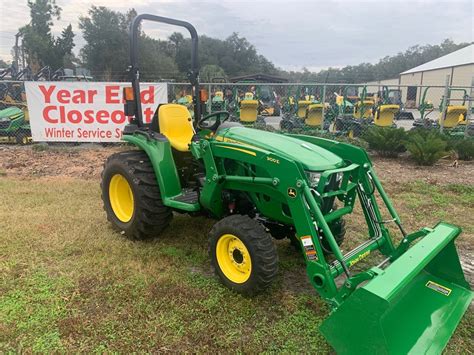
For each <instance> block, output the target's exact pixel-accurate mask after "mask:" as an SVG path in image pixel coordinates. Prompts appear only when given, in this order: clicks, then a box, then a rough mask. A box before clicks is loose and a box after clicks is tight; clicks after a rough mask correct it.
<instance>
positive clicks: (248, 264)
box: [216, 234, 252, 284]
mask: <svg viewBox="0 0 474 355" xmlns="http://www.w3.org/2000/svg"><path fill="white" fill-rule="evenodd" d="M216 258H217V263H218V264H219V267H220V269H221V271H222V272H223V274H224V275H225V277H227V278H228V279H229V280H230V281H232V282H234V283H237V284H241V283H244V282H245V281H247V280H248V279H249V277H250V273H251V272H252V260H251V258H250V253H249V251H248V250H247V247H246V246H245V244H244V243H243V242H242V241H241V240H240V239H239V238H237V237H236V236H235V235H233V234H224V235H222V236H221V237H220V238H219V240H218V241H217V246H216Z"/></svg>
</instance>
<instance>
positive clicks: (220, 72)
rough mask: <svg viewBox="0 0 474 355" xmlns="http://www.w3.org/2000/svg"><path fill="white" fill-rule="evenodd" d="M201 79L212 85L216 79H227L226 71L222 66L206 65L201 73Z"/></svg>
mask: <svg viewBox="0 0 474 355" xmlns="http://www.w3.org/2000/svg"><path fill="white" fill-rule="evenodd" d="M199 77H200V79H201V81H202V82H204V83H210V82H212V79H214V78H225V77H226V75H225V71H224V69H222V68H221V67H220V66H218V65H215V64H206V65H204V66H203V67H202V68H201V70H200V72H199Z"/></svg>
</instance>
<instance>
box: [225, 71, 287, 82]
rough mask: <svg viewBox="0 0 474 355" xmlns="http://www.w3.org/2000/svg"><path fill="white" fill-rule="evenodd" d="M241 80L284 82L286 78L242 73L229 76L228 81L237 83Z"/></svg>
mask: <svg viewBox="0 0 474 355" xmlns="http://www.w3.org/2000/svg"><path fill="white" fill-rule="evenodd" d="M241 81H244V82H245V81H255V82H264V83H286V82H288V79H285V78H280V77H278V76H275V75H268V74H261V73H260V74H252V75H242V76H236V77H233V78H230V82H232V83H238V82H241Z"/></svg>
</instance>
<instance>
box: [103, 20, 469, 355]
mask: <svg viewBox="0 0 474 355" xmlns="http://www.w3.org/2000/svg"><path fill="white" fill-rule="evenodd" d="M143 20H148V21H155V22H161V23H167V24H170V25H175V26H181V27H184V28H186V29H187V30H188V31H189V32H190V34H191V48H192V53H191V65H192V68H191V71H190V79H191V84H192V87H193V102H194V105H193V107H194V119H192V118H191V115H190V113H189V112H188V110H187V109H186V107H184V106H182V105H177V104H162V105H160V106H158V108H157V110H156V113H155V116H154V118H153V120H152V122H151V124H149V125H146V124H144V123H143V119H142V116H143V113H142V109H141V102H140V82H139V78H140V70H139V67H138V63H137V48H138V46H137V40H138V33H139V27H140V23H141V22H142V21H143ZM130 38H131V43H130V48H131V67H130V72H131V76H132V77H131V87H128V88H125V89H124V99H125V114H126V115H127V116H131V117H133V119H132V121H131V123H130V124H129V125H127V126H126V127H125V129H124V131H123V140H124V141H126V142H128V143H130V144H132V145H134V146H135V147H136V148H137V149H134V150H130V151H126V152H119V153H116V154H113V155H112V156H110V157H109V158H108V159H107V161H106V162H105V166H104V170H103V173H102V182H101V187H102V199H103V202H104V208H105V211H106V214H107V218H108V219H109V221H110V222H111V223H112V225H113V226H114V227H115V228H116V229H117V230H118V231H120V232H122V233H123V234H125V235H126V236H128V237H130V238H132V239H139V240H141V239H147V238H154V237H158V236H159V235H160V233H161V232H162V231H163V230H164V229H165V228H167V227H168V226H169V224H170V221H171V219H172V218H173V214H174V213H188V214H189V215H190V216H195V215H199V214H204V215H206V216H210V217H212V218H214V219H215V220H216V223H215V225H214V226H213V227H212V229H211V230H210V232H209V246H210V255H209V258H210V262H211V265H212V266H213V268H214V269H215V272H216V274H217V276H218V277H219V278H220V280H221V281H222V283H223V284H224V285H226V286H227V287H229V288H230V289H232V290H235V291H236V292H238V293H242V294H246V295H253V294H256V293H258V292H262V291H264V290H265V289H266V288H267V287H268V286H269V285H270V284H271V283H272V281H273V280H274V279H275V277H276V276H277V274H278V256H277V252H276V249H275V245H274V243H273V238H272V237H275V238H281V237H289V238H292V239H294V240H295V241H296V243H297V245H298V246H299V249H300V250H301V257H302V258H303V259H304V260H305V262H306V270H307V274H308V278H309V281H310V282H311V284H312V285H313V286H314V288H315V290H316V291H317V292H318V293H319V295H320V296H321V297H322V298H324V299H325V300H326V301H328V302H329V304H330V305H331V306H332V313H331V315H330V316H329V318H328V319H327V320H325V321H324V322H323V324H322V326H321V331H322V333H323V334H324V335H325V337H326V338H327V340H328V341H329V343H330V344H331V345H332V346H333V347H334V348H335V349H336V351H337V352H338V353H360V354H364V353H365V354H370V353H383V354H388V353H391V354H392V353H408V352H413V353H424V352H430V353H437V352H440V351H441V349H443V348H444V346H445V345H446V343H447V342H448V340H449V338H450V336H451V334H452V333H453V331H454V329H455V328H456V326H457V324H458V322H459V321H460V319H461V318H462V316H463V314H464V312H465V311H466V309H467V307H468V305H469V303H470V301H471V299H472V292H471V290H470V289H469V285H468V283H467V282H466V280H465V278H464V275H463V271H462V269H461V266H460V263H459V258H458V254H457V252H456V248H455V246H454V240H455V239H456V237H457V236H458V235H459V234H460V233H461V229H460V228H459V227H457V226H454V225H451V224H448V223H445V222H440V223H438V224H436V225H435V226H433V227H431V228H428V227H426V228H422V229H420V230H418V231H415V232H406V231H405V229H404V228H403V226H402V222H401V220H400V218H399V216H398V214H397V213H396V211H395V209H394V207H393V206H392V204H391V202H390V200H389V198H388V196H387V195H386V193H385V191H384V189H383V187H382V185H381V183H380V181H379V179H378V178H377V175H376V173H375V171H374V168H373V166H372V163H371V162H370V159H369V158H368V156H367V154H366V152H365V151H364V150H362V149H360V148H358V147H355V146H351V145H349V144H343V143H340V142H336V141H331V140H327V139H322V138H317V137H310V136H305V135H282V134H276V133H270V132H266V131H259V130H256V129H253V128H249V127H244V126H242V125H241V124H239V123H238V122H228V121H227V119H228V117H229V114H228V113H227V112H223V111H221V112H215V113H212V114H210V115H208V116H205V117H202V116H201V111H200V105H199V104H198V103H199V101H200V100H201V98H202V97H206V95H200V88H199V82H198V62H197V53H198V35H197V33H196V30H195V28H194V27H193V26H192V25H191V24H190V23H187V22H184V21H179V20H174V19H170V18H165V17H159V16H154V15H148V14H143V15H139V16H137V17H136V18H135V19H134V20H133V22H132V24H131V36H130ZM379 201H381V202H380V204H381V205H379ZM357 203H359V204H360V206H361V208H362V211H363V215H364V217H365V221H366V223H367V230H368V233H367V238H366V240H365V241H364V242H363V243H362V244H360V245H359V246H357V247H356V248H354V249H353V250H350V251H348V252H346V253H345V254H344V253H343V252H342V251H341V248H340V244H341V243H342V241H343V236H344V229H345V228H344V223H343V222H342V218H343V217H344V216H348V215H350V214H351V213H352V212H353V210H354V206H355V205H356V204H357ZM336 205H338V208H336ZM382 208H383V209H386V211H387V212H386V213H388V214H389V215H390V217H389V218H383V217H382V210H381V209H382ZM349 218H351V217H349ZM390 223H392V224H394V225H395V226H396V227H398V231H399V234H400V239H401V241H400V242H399V243H395V240H394V239H393V238H392V236H391V232H390V231H389V228H388V226H387V225H388V224H390ZM346 234H347V235H346V239H347V238H348V237H350V234H351V231H348V232H347V233H346ZM372 254H379V255H382V256H383V260H382V259H381V260H382V261H380V262H378V263H377V264H376V265H373V266H368V267H358V268H357V269H355V268H354V266H355V265H356V264H357V263H358V262H359V261H361V260H362V259H365V258H367V259H369V257H371V256H372ZM371 259H372V258H371ZM364 264H366V263H364ZM339 281H341V282H339ZM229 295H230V294H229ZM235 297H238V296H235ZM308 326H312V325H311V324H309V325H308Z"/></svg>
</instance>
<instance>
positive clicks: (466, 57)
mask: <svg viewBox="0 0 474 355" xmlns="http://www.w3.org/2000/svg"><path fill="white" fill-rule="evenodd" d="M473 63H474V44H471V45H469V46H466V47H464V48H461V49H458V50H457V51H454V52H452V53H449V54H446V55H443V56H442V57H439V58H436V59H434V60H432V61H431V62H427V63H425V64H422V65H419V66H417V67H414V68H412V69H410V70H407V71H404V72H403V73H401V75H403V74H411V73H417V72H420V71H427V70H434V69H441V68H449V67H457V66H459V65H466V64H473Z"/></svg>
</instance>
